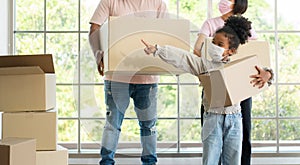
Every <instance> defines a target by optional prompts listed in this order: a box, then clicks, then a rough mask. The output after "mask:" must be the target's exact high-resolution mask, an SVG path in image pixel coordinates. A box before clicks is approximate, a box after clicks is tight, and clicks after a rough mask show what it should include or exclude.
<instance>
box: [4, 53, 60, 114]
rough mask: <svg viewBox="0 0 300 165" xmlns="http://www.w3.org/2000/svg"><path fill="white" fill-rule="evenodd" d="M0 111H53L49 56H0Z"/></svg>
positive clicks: (54, 83) (53, 79)
mask: <svg viewBox="0 0 300 165" xmlns="http://www.w3.org/2000/svg"><path fill="white" fill-rule="evenodd" d="M0 91H1V92H0V111H3V112H16V111H41V110H48V109H52V108H54V107H55V102H56V82H55V73H54V66H53V61H52V55H19V56H0Z"/></svg>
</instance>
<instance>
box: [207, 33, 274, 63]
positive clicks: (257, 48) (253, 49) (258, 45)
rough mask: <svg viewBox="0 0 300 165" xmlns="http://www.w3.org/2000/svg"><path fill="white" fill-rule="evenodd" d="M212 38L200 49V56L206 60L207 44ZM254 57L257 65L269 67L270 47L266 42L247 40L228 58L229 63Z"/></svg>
mask: <svg viewBox="0 0 300 165" xmlns="http://www.w3.org/2000/svg"><path fill="white" fill-rule="evenodd" d="M211 41H212V38H207V39H206V40H205V42H204V46H203V48H202V54H204V55H205V56H206V57H207V58H208V59H209V58H210V57H209V55H208V54H207V42H211ZM254 54H255V55H256V56H257V58H258V61H259V63H260V64H261V65H262V66H264V67H271V58H270V45H269V42H268V41H258V40H249V41H248V42H247V43H245V44H243V45H240V46H239V48H238V49H237V53H236V54H234V55H233V56H231V57H230V60H231V61H235V60H238V59H242V58H244V57H248V56H252V55H254Z"/></svg>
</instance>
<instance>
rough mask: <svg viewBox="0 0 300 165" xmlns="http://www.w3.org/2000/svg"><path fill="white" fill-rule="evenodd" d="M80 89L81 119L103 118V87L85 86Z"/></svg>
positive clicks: (104, 111)
mask: <svg viewBox="0 0 300 165" xmlns="http://www.w3.org/2000/svg"><path fill="white" fill-rule="evenodd" d="M80 88H81V92H80V94H81V95H80V115H81V117H105V113H106V109H105V100H104V98H103V96H104V95H102V94H103V86H95V85H85V86H81V87H80ZM98 93H99V94H98ZM99 97H100V98H99ZM97 103H98V105H100V107H99V106H98V105H97Z"/></svg>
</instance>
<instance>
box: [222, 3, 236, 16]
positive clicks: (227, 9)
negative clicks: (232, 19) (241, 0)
mask: <svg viewBox="0 0 300 165" xmlns="http://www.w3.org/2000/svg"><path fill="white" fill-rule="evenodd" d="M232 4H233V3H232V2H231V1H228V0H220V2H219V11H220V13H221V14H222V15H224V14H227V13H229V12H231V10H232V9H231V5H232Z"/></svg>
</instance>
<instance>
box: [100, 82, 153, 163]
mask: <svg viewBox="0 0 300 165" xmlns="http://www.w3.org/2000/svg"><path fill="white" fill-rule="evenodd" d="M104 85H105V86H104V90H105V103H106V124H105V126H104V131H103V137H102V147H101V153H100V154H101V157H102V160H101V161H100V165H112V164H115V161H114V155H115V152H116V150H117V145H118V141H119V135H120V132H121V126H122V122H123V119H124V115H125V112H126V109H127V107H128V105H129V102H130V98H132V99H133V103H134V110H135V112H136V115H137V118H138V121H139V126H140V136H141V144H142V148H143V151H142V156H141V161H142V163H143V165H152V164H155V163H156V162H157V155H156V128H155V125H156V120H157V111H156V107H157V106H156V105H157V84H128V83H121V82H113V81H108V80H105V82H104Z"/></svg>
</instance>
